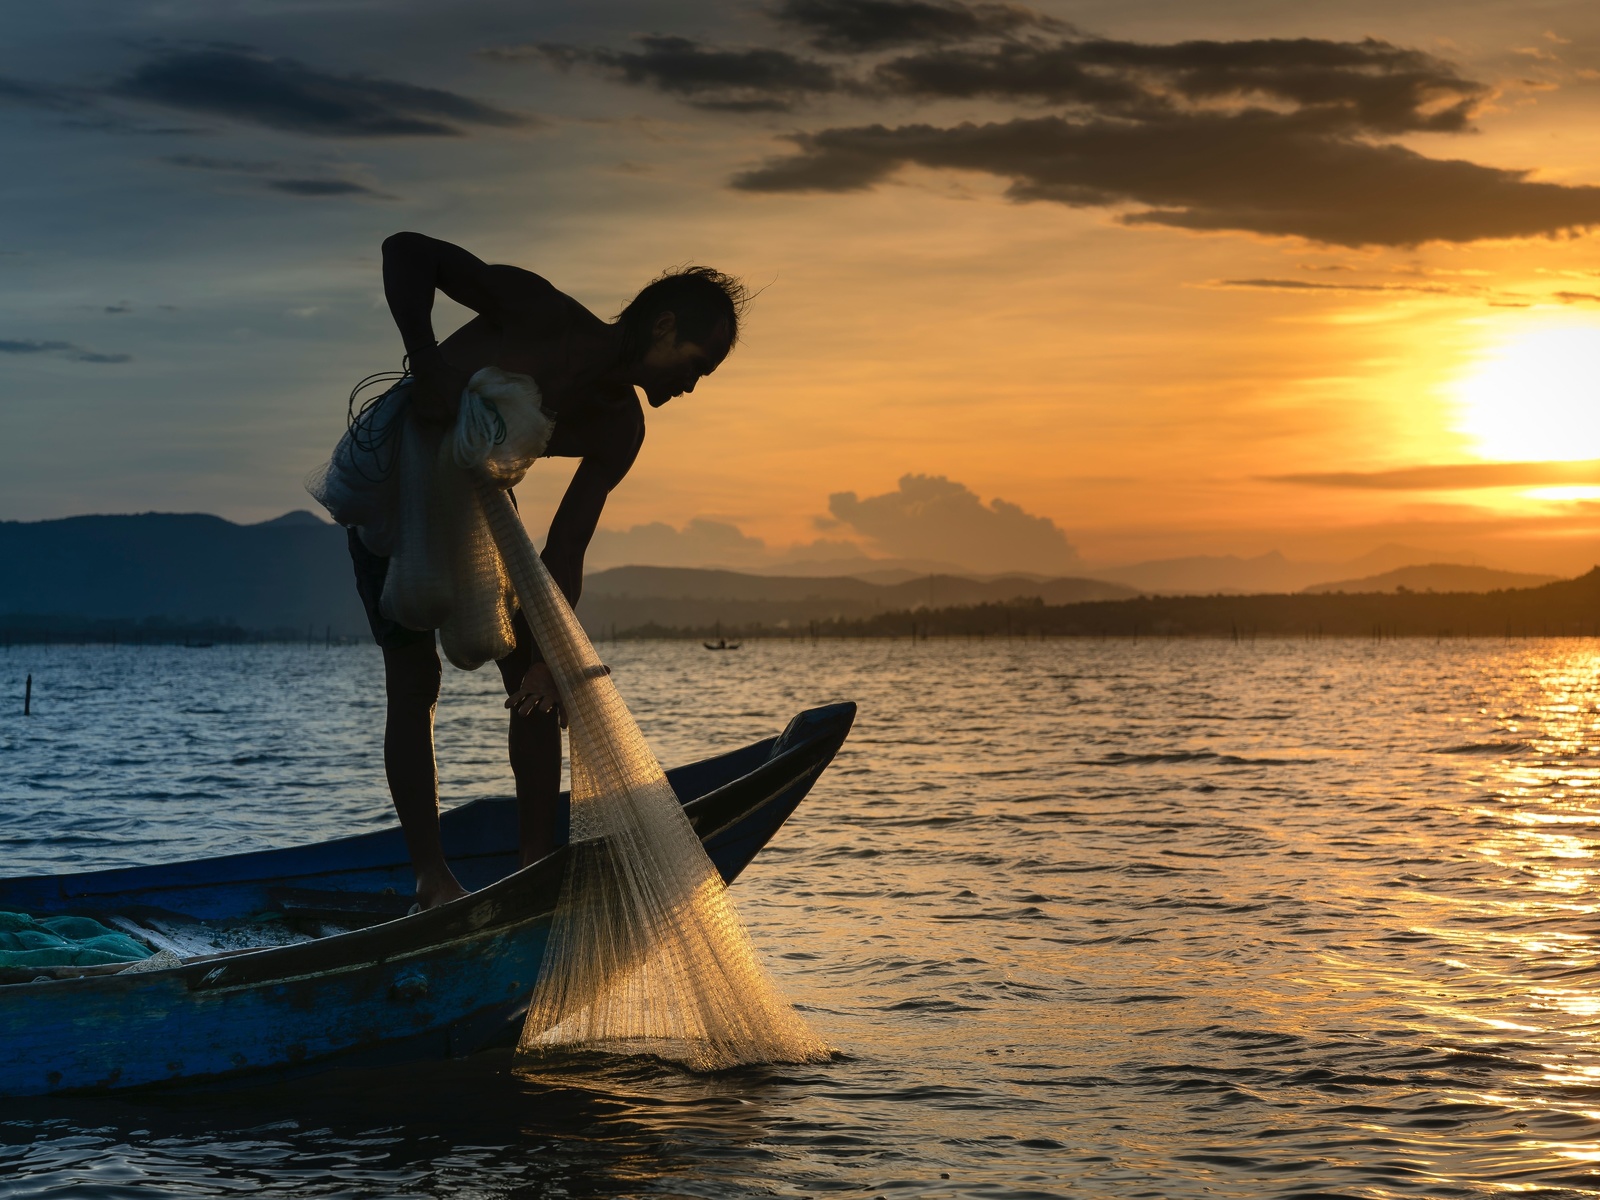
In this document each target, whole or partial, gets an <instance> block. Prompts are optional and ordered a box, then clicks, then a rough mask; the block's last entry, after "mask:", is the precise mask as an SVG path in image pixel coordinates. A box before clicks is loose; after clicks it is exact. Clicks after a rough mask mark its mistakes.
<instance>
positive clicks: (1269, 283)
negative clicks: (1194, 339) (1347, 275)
mask: <svg viewBox="0 0 1600 1200" xmlns="http://www.w3.org/2000/svg"><path fill="white" fill-rule="evenodd" d="M1216 286H1217V287H1225V288H1259V289H1261V290H1263V291H1269V292H1426V293H1428V294H1430V295H1449V294H1451V293H1453V292H1454V291H1456V289H1455V288H1450V287H1445V286H1444V285H1443V284H1437V283H1313V282H1311V281H1310V280H1306V279H1219V280H1218V281H1217V283H1216Z"/></svg>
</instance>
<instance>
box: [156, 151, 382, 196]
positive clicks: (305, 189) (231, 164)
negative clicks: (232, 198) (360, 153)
mask: <svg viewBox="0 0 1600 1200" xmlns="http://www.w3.org/2000/svg"><path fill="white" fill-rule="evenodd" d="M161 161H162V162H164V163H167V164H169V165H171V166H174V167H187V168H190V169H192V170H198V171H221V172H224V173H227V174H237V175H267V174H274V173H277V172H281V171H283V170H285V169H286V168H285V167H284V164H282V163H278V162H272V161H268V160H262V159H250V158H214V157H212V156H211V155H209V154H173V155H169V156H167V157H166V158H163V159H162V160H161ZM262 186H264V187H267V188H269V189H271V190H272V191H275V192H283V193H285V194H287V195H290V196H305V197H309V198H312V199H319V198H332V197H337V196H370V197H371V198H373V199H375V200H393V199H394V197H393V196H391V195H389V194H388V193H387V192H380V191H378V190H377V189H376V188H371V187H368V186H367V185H366V184H364V183H357V182H355V181H354V180H353V179H329V178H326V177H301V178H294V177H291V178H284V179H270V180H267V181H266V182H265V183H264V184H263V185H262Z"/></svg>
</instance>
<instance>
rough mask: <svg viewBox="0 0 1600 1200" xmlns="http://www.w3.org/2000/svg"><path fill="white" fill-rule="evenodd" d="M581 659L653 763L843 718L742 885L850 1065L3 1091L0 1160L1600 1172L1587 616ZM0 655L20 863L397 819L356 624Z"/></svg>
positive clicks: (358, 1174)
mask: <svg viewBox="0 0 1600 1200" xmlns="http://www.w3.org/2000/svg"><path fill="white" fill-rule="evenodd" d="M603 651H604V656H605V657H606V659H607V661H608V662H610V663H611V664H612V665H613V666H614V667H615V668H616V671H617V678H618V681H619V685H620V686H621V687H622V690H623V692H624V695H625V696H626V697H627V698H628V699H629V701H630V703H631V704H633V706H634V709H635V712H636V714H637V715H638V716H639V717H640V722H641V725H642V726H643V728H644V730H645V733H646V735H647V736H648V737H650V739H651V740H652V743H653V744H654V745H655V746H656V748H657V750H658V752H659V753H660V755H661V757H662V758H663V759H664V760H665V761H666V762H668V763H669V764H670V763H674V762H680V761H684V760H686V759H689V758H694V757H700V756H702V755H704V754H707V753H710V752H713V751H716V750H719V749H724V748H727V747H729V746H732V745H737V744H742V743H744V742H746V741H750V740H753V739H755V738H757V737H762V736H765V735H767V734H770V733H772V732H775V731H776V730H777V729H778V728H780V727H781V726H782V725H783V723H784V722H785V721H787V719H788V718H789V717H790V716H791V715H793V713H794V712H795V711H797V710H798V709H800V708H802V707H805V706H808V705H811V704H818V703H825V702H828V701H832V700H836V699H854V700H856V701H858V702H859V703H860V705H861V718H860V721H859V722H858V724H857V727H856V731H855V733H854V735H853V736H852V738H851V740H850V742H849V743H848V744H847V745H846V747H845V750H844V752H843V753H842V754H841V755H840V757H839V760H838V761H837V762H836V763H835V765H834V766H833V768H831V769H830V771H829V772H828V773H827V774H826V775H824V776H823V779H822V781H821V783H820V784H819V786H818V789H817V791H816V793H815V794H814V796H813V798H812V799H811V800H809V801H808V802H807V803H806V804H805V805H804V806H802V808H801V809H800V810H799V812H798V813H797V814H796V816H795V818H794V819H793V822H792V823H791V825H790V826H789V827H788V828H787V829H786V830H785V831H784V833H783V834H782V835H780V837H779V838H778V840H777V841H776V842H775V843H774V844H773V845H772V846H771V847H770V848H769V849H768V851H766V852H764V853H763V855H762V856H761V858H760V859H759V860H758V861H757V863H756V864H755V866H754V867H752V869H751V871H750V872H749V873H748V874H747V876H746V877H745V879H744V880H743V881H741V883H740V884H739V888H738V892H737V896H738V900H739V904H740V908H741V910H742V911H743V913H744V914H745V917H746V919H747V921H748V922H749V923H750V925H751V926H752V929H753V932H754V935H755V937H756V939H757V942H758V944H759V945H760V946H761V947H762V948H763V950H764V952H765V953H766V955H767V956H768V959H769V961H770V962H771V963H772V965H773V966H774V968H775V971H776V973H777V974H778V975H779V976H780V977H781V979H782V980H783V982H784V985H785V987H786V988H787V989H788V990H789V991H790V993H791V994H792V995H793V996H795V997H796V999H798V1000H799V1001H800V1002H801V1003H802V1004H804V1005H805V1006H806V1008H807V1009H808V1010H809V1011H810V1013H811V1016H812V1019H813V1020H814V1022H815V1024H816V1025H817V1026H818V1027H819V1028H820V1029H821V1030H823V1031H824V1032H825V1033H826V1034H827V1036H829V1037H830V1038H831V1039H832V1040H833V1041H834V1043H835V1044H836V1045H838V1046H840V1047H841V1048H842V1050H843V1051H844V1052H845V1054H846V1057H845V1059H844V1060H842V1061H840V1062H836V1063H834V1064H832V1065H829V1066H826V1067H822V1068H804V1069H795V1070H768V1071H757V1072H748V1073H735V1074H733V1075H729V1076H719V1077H716V1078H713V1079H695V1078H691V1077H685V1076H682V1075H679V1074H676V1073H674V1072H671V1071H668V1070H666V1069H663V1068H660V1067H656V1066H653V1065H651V1064H648V1063H623V1064H613V1065H609V1066H605V1067H599V1066H597V1065H596V1064H594V1063H592V1062H590V1063H585V1062H578V1063H573V1064H568V1065H567V1066H566V1067H563V1068H561V1069H560V1070H559V1071H557V1072H556V1073H554V1074H552V1073H551V1072H549V1071H546V1072H543V1073H541V1074H540V1075H538V1076H528V1075H517V1074H513V1073H511V1072H510V1071H508V1070H507V1069H506V1067H507V1063H506V1062H504V1061H503V1060H498V1059H496V1060H481V1059H480V1060H473V1061H469V1062H467V1063H455V1064H447V1065H445V1066H441V1067H439V1068H436V1069H430V1070H427V1071H422V1072H418V1073H414V1074H408V1075H406V1076H404V1077H378V1078H368V1077H359V1078H358V1077H354V1076H345V1075H336V1076H331V1077H321V1078H319V1080H318V1082H317V1084H316V1085H314V1086H313V1087H310V1088H307V1087H304V1086H302V1087H300V1088H280V1089H277V1090H274V1091H256V1092H251V1093H248V1094H244V1095H239V1096H231V1097H228V1098H226V1099H212V1100H208V1101H205V1102H203V1103H202V1102H197V1101H193V1100H182V1099H176V1098H169V1099H163V1100H159V1101H152V1100H141V1101H137V1102H126V1101H114V1102H112V1101H107V1102H95V1103H93V1104H89V1103H69V1102H66V1101H58V1102H51V1103H49V1104H40V1103H38V1102H30V1106H29V1107H27V1108H26V1109H25V1110H15V1111H8V1110H4V1109H0V1171H4V1172H6V1178H5V1180H4V1181H0V1189H3V1190H4V1192H5V1194H7V1195H19V1196H43V1195H47V1194H68V1193H63V1192H62V1191H60V1190H59V1189H63V1188H66V1189H75V1190H72V1191H71V1192H70V1194H93V1193H92V1192H89V1191H84V1189H86V1188H88V1189H95V1188H101V1189H106V1190H103V1191H101V1192H99V1193H98V1194H104V1195H118V1196H121V1195H128V1196H135V1195H137V1196H148V1195H173V1194H179V1195H195V1196H202V1195H204V1196H210V1195H223V1194H231V1193H232V1192H234V1191H236V1190H239V1189H240V1188H241V1187H242V1186H245V1185H246V1184H248V1186H250V1187H253V1188H255V1189H258V1190H260V1191H262V1192H263V1194H268V1195H273V1194H282V1195H296V1196H307V1195H330V1196H331V1195H375V1196H376V1195H383V1196H391V1195H392V1196H400V1195H407V1196H409V1195H418V1196H424V1195H425V1196H442V1195H452V1196H457V1195H483V1194H505V1193H507V1192H508V1191H511V1190H513V1189H517V1188H525V1189H528V1191H527V1193H526V1194H530V1195H533V1194H543V1193H544V1192H545V1191H552V1192H554V1191H559V1192H561V1193H563V1194H567V1195H594V1196H600V1195H632V1194H645V1193H648V1194H652V1195H709V1196H728V1197H735V1196H746V1195H750V1194H752V1193H756V1192H760V1193H765V1194H775V1195H780V1196H815V1195H821V1194H825V1193H834V1192H844V1193H846V1194H862V1195H885V1196H918V1197H920V1196H927V1197H950V1196H980V1195H981V1196H989V1197H995V1196H999V1197H1023V1196H1057V1195H1062V1196H1065V1195H1079V1196H1081V1195H1104V1196H1118V1197H1125V1196H1141V1195H1148V1196H1172V1197H1189V1196H1193V1197H1200V1196H1223V1197H1241V1198H1243V1197H1260V1196H1275V1195H1282V1196H1291V1195H1295V1196H1310V1195H1324V1196H1331V1195H1343V1196H1362V1197H1377V1196H1394V1195H1416V1196H1446V1195H1477V1194H1491V1193H1493V1194H1500V1193H1519V1194H1522V1193H1532V1194H1539V1195H1544V1196H1558V1195H1589V1194H1600V1168H1597V1167H1596V1166H1595V1165H1594V1163H1595V1160H1596V1159H1597V1157H1600V1152H1597V1151H1595V1150H1594V1145H1595V1142H1596V1138H1597V1135H1600V1054H1597V1053H1596V1033H1597V1030H1600V1026H1597V1024H1596V1022H1597V1019H1600V944H1597V940H1596V935H1597V934H1600V922H1597V921H1596V919H1595V913H1596V908H1597V902H1596V897H1595V893H1594V883H1595V878H1596V871H1597V866H1596V856H1595V850H1596V847H1597V845H1600V839H1597V837H1596V831H1595V824H1596V822H1597V821H1600V805H1597V804H1596V801H1595V797H1596V789H1597V785H1600V656H1597V654H1596V648H1595V645H1594V644H1593V643H1591V642H1588V641H1560V642H1556V641H1549V642H1541V641H1517V642H1498V641H1496V642H1489V641H1480V642H1467V641H1445V642H1434V641H1422V640H1418V641H1398V642H1384V643H1381V644H1373V643H1366V642H1353V641H1351V642H1330V641H1320V642H1300V641H1287V640H1286V641H1266V640H1262V641H1258V642H1256V643H1255V644H1253V645H1235V644H1232V643H1225V642H1199V641H1172V642H1162V641H1151V640H1149V639H1144V640H1141V641H1139V642H1137V643H1132V642H1119V641H1059V642H1057V641H1050V642H1037V641H1035V642H1021V641H1018V642H1004V641H989V642H931V643H922V644H918V645H916V646H912V645H911V644H910V643H907V642H898V643H891V642H856V643H822V644H819V645H810V644H807V643H803V642H795V643H786V642H776V641H771V642H751V643H747V644H746V648H745V649H744V650H742V651H740V652H739V653H738V654H718V655H709V654H705V653H704V652H703V651H701V650H699V648H698V647H697V646H696V645H693V644H675V643H621V644H618V645H615V646H605V647H603ZM0 670H3V671H4V672H5V676H6V678H7V679H10V678H11V677H12V676H14V677H15V679H16V680H17V681H20V679H21V677H22V675H23V673H24V672H25V671H32V673H33V674H34V678H35V691H34V705H35V712H36V713H37V714H38V715H37V716H35V717H34V718H32V719H31V720H30V721H28V722H26V723H24V722H23V721H22V720H21V718H20V717H15V718H13V716H12V715H7V716H6V717H5V718H3V719H0V801H3V805H0V844H3V845H4V846H5V848H6V851H7V859H8V861H9V863H10V869H11V870H12V871H13V872H41V871H52V870H62V869H76V868H85V867H90V866H105V865H111V864H115V863H125V862H146V861H162V860H168V859H173V858H180V857H190V856H195V855H201V854H211V853H222V852H228V851H233V850H237V849H245V848H250V847H255V846H267V845H282V844H288V843H292V842H297V841H306V840H315V839H319V838H323V837H329V836H334V835H337V834H340V833H347V832H352V831H357V830H361V829H368V828H376V827H378V826H380V825H383V824H386V823H388V822H389V821H390V820H391V818H390V815H389V812H388V807H387V801H386V798H385V792H384V789H383V783H382V778H381V763H380V759H379V754H378V746H377V740H376V737H375V734H374V723H375V722H376V721H377V720H378V718H379V717H380V715H381V684H380V680H379V677H378V664H377V661H376V653H375V652H374V651H371V650H369V649H367V648H351V649H346V650H337V649H336V650H325V649H323V648H321V647H317V648H310V647H246V648H240V649H227V648H218V649H215V650H209V651H185V650H182V649H172V650H161V649H138V650H135V649H128V648H122V649H118V650H109V649H105V648H69V647H63V648H13V649H11V650H9V651H4V652H0ZM497 687H498V683H497V680H496V679H495V678H493V677H492V675H491V674H488V673H484V672H479V673H478V674H476V675H470V676H469V675H462V674H460V673H456V672H451V673H449V675H448V677H447V680H446V696H445V700H444V701H443V703H442V704H441V708H440V715H439V734H440V747H441V749H440V757H441V773H442V776H443V779H444V783H445V792H446V797H447V803H457V802H461V801H464V800H467V799H471V798H473V797H476V796H480V795H497V794H501V793H503V792H504V791H505V790H506V787H507V778H506V769H505V766H504V758H503V755H504V750H503V736H504V727H503V724H502V717H501V714H500V712H499V709H498V707H497V705H498V701H497V698H496V691H497ZM51 1189H58V1190H56V1191H55V1192H52V1190H51Z"/></svg>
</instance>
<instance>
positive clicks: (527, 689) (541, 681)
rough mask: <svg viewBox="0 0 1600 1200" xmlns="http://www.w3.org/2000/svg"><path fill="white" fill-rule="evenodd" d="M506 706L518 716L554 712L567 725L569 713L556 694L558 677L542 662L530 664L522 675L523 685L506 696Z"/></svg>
mask: <svg viewBox="0 0 1600 1200" xmlns="http://www.w3.org/2000/svg"><path fill="white" fill-rule="evenodd" d="M506 707H507V708H509V709H510V710H511V711H512V712H514V713H516V714H517V715H518V716H522V717H531V716H533V714H534V713H536V712H538V713H548V712H553V713H555V714H556V717H557V719H558V720H560V722H561V728H563V729H565V728H566V727H567V714H566V713H565V712H564V711H563V710H562V708H561V698H560V696H558V695H557V694H556V677H555V676H554V675H552V674H551V673H550V668H549V667H548V666H546V665H545V664H544V663H542V662H536V663H534V664H533V665H532V666H530V667H529V668H528V670H527V672H526V674H524V675H523V676H522V686H520V687H519V688H517V690H516V691H514V692H512V693H511V695H509V696H507V697H506Z"/></svg>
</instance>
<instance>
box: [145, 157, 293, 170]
mask: <svg viewBox="0 0 1600 1200" xmlns="http://www.w3.org/2000/svg"><path fill="white" fill-rule="evenodd" d="M161 161H162V162H164V163H166V164H167V165H168V166H173V167H188V168H189V169H191V170H195V171H236V172H238V173H240V174H244V175H259V174H262V173H264V172H267V171H277V170H281V169H282V168H281V167H280V165H279V164H278V163H275V162H267V161H263V160H261V159H255V158H216V157H214V156H212V155H210V154H169V155H167V156H166V157H165V158H163V159H162V160H161Z"/></svg>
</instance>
